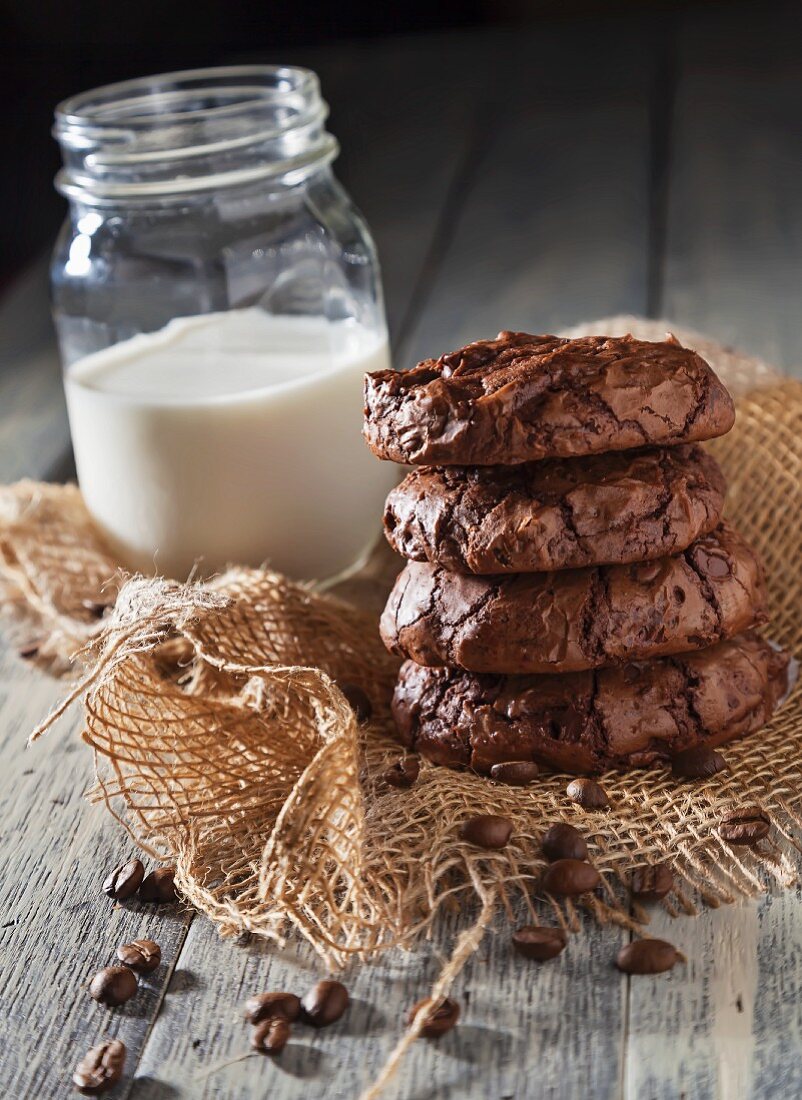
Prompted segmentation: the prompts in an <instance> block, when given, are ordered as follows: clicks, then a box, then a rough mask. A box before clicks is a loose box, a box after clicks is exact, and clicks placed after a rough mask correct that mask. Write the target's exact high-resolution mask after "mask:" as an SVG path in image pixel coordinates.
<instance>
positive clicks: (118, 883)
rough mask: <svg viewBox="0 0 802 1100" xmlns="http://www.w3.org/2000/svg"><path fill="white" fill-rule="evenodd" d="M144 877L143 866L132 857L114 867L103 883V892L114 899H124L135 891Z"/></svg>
mask: <svg viewBox="0 0 802 1100" xmlns="http://www.w3.org/2000/svg"><path fill="white" fill-rule="evenodd" d="M144 877H145V868H144V867H143V866H142V863H141V862H140V860H138V859H132V860H131V861H130V862H129V863H123V864H122V866H120V867H115V869H114V870H113V871H112V872H111V874H110V875H109V876H108V877H107V878H106V880H105V881H104V883H103V893H104V894H105V895H106V897H109V898H113V899H114V900H115V901H125V899H126V898H130V897H133V895H134V894H135V893H136V892H137V890H138V889H139V887H140V885H141V884H142V879H143V878H144Z"/></svg>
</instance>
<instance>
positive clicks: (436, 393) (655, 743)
mask: <svg viewBox="0 0 802 1100" xmlns="http://www.w3.org/2000/svg"><path fill="white" fill-rule="evenodd" d="M365 405H366V407H365V437H366V439H367V442H368V444H369V446H370V447H371V449H372V450H373V451H374V453H375V454H377V455H378V456H379V457H380V458H384V459H390V460H392V461H395V462H400V463H405V464H411V465H413V466H414V467H415V468H414V469H413V470H412V472H411V473H409V475H408V476H407V477H406V479H405V480H404V481H403V482H402V483H401V484H400V485H399V486H398V487H397V488H396V489H394V490H393V491H392V492H391V493H390V496H389V498H388V500H387V507H386V512H385V529H386V533H387V537H388V539H389V541H390V543H391V545H392V546H393V547H394V548H395V549H396V550H397V551H398V552H399V553H400V554H402V555H404V556H405V557H406V558H408V559H409V561H408V564H407V565H406V567H405V569H404V570H403V572H402V573H401V574H400V576H399V577H398V580H397V582H396V584H395V587H394V589H393V591H392V594H391V595H390V599H389V601H388V603H387V607H386V609H385V612H384V615H383V616H382V621H381V633H382V637H383V639H384V642H385V644H386V645H387V647H388V648H389V649H390V650H391V651H392V652H393V653H397V654H399V655H401V656H403V657H406V658H407V660H406V662H405V664H404V665H403V666H402V668H401V671H400V674H399V679H398V685H397V688H396V692H395V698H394V714H395V718H396V723H397V726H398V731H399V735H400V737H401V739H402V741H403V742H404V743H405V744H406V745H407V746H409V747H410V748H413V749H415V750H416V751H419V752H421V753H422V754H423V755H425V756H427V757H429V758H430V759H432V760H435V761H437V762H438V763H441V764H447V765H452V766H466V767H470V768H473V769H475V770H476V771H479V772H489V771H490V768H491V767H492V766H493V765H494V764H497V763H500V762H503V761H511V760H516V761H517V760H534V761H537V762H539V763H546V764H548V765H550V766H552V767H554V768H557V769H559V770H561V771H567V772H593V771H600V770H603V769H605V768H607V767H627V766H637V765H643V764H649V763H652V762H654V761H656V760H659V759H670V758H672V757H674V756H676V754H678V753H680V752H684V751H686V750H688V749H690V748H693V747H695V746H698V745H707V746H715V745H720V744H722V743H723V742H725V741H728V740H730V739H732V738H734V737H737V736H739V735H741V734H744V733H747V732H749V731H751V730H754V729H756V728H757V727H759V726H760V725H762V724H763V723H764V722H765V721H766V720H767V719H768V717H769V716H770V714H771V712H772V710H773V709H774V707H775V706H776V704H777V702H778V700H779V698H780V697H781V695H782V694H783V692H784V690H785V686H786V679H787V673H786V666H787V658H786V657H785V655H783V654H781V653H778V652H776V651H775V650H774V649H773V648H772V647H771V646H770V645H769V644H768V643H767V642H766V641H764V640H763V639H762V638H761V637H760V636H759V635H758V634H756V633H754V628H755V627H756V626H758V625H760V624H762V623H764V622H765V621H766V617H767V616H766V592H765V587H764V582H763V576H762V571H761V566H760V563H759V561H758V559H757V557H756V555H755V553H754V551H753V550H752V549H751V548H750V547H749V546H748V545H747V544H746V542H745V541H744V540H743V539H742V538H741V537H740V536H739V535H738V533H737V532H736V531H735V530H733V528H732V527H731V526H729V524H727V523H726V522H724V521H723V520H722V511H723V503H724V491H725V485H724V479H723V477H722V474H721V471H720V469H719V468H718V466H717V465H716V462H715V461H714V459H713V458H712V456H711V455H709V454H708V453H706V452H705V450H704V449H703V448H702V447H700V446H699V445H698V443H699V441H700V440H704V439H710V438H712V437H714V436H718V435H723V434H724V433H725V432H727V431H729V429H730V428H731V427H732V424H733V420H734V415H735V414H734V408H733V403H732V399H731V398H730V395H729V394H728V393H727V391H726V389H725V388H724V386H723V385H722V384H721V382H720V381H719V379H718V378H717V377H716V375H715V374H714V373H713V371H712V370H711V368H710V367H709V365H708V364H707V363H706V362H705V361H704V360H703V359H701V358H700V357H699V356H698V355H697V354H696V353H695V352H693V351H691V350H689V349H686V348H684V347H682V346H681V345H680V344H679V343H678V342H677V341H675V340H673V339H668V340H666V341H665V342H663V343H647V342H644V341H640V340H636V339H634V338H633V337H631V336H628V337H624V338H621V339H618V338H616V339H612V338H606V337H601V336H599V337H586V338H583V339H577V340H563V339H560V338H558V337H554V336H530V335H527V334H525V333H513V332H503V333H501V335H500V336H499V337H498V338H497V339H496V340H487V341H479V342H477V343H474V344H470V345H468V347H466V348H463V349H461V350H460V351H456V352H453V353H451V354H449V355H444V356H442V357H441V358H440V359H437V360H426V361H425V362H423V363H421V364H419V365H418V366H417V367H416V368H415V369H414V370H411V371H408V372H406V373H403V372H401V373H396V372H393V371H380V372H377V373H375V374H371V375H368V376H367V378H366V390H365Z"/></svg>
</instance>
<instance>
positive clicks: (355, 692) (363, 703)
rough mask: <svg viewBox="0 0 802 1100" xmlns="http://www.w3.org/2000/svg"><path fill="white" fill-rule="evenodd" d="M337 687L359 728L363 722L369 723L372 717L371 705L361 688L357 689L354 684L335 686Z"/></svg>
mask: <svg viewBox="0 0 802 1100" xmlns="http://www.w3.org/2000/svg"><path fill="white" fill-rule="evenodd" d="M337 687H338V688H339V689H340V691H341V692H342V693H343V695H344V696H345V698H346V701H347V703H348V705H349V706H350V707H351V710H352V711H353V712H354V714H355V716H356V720H357V722H359V724H360V726H361V725H364V723H365V722H369V721H370V719H371V717H372V715H373V704H372V703H371V701H370V699H369V698H368V695H367V693H366V692H364V691H363V690H362V688H361V687H357V685H356V684H337Z"/></svg>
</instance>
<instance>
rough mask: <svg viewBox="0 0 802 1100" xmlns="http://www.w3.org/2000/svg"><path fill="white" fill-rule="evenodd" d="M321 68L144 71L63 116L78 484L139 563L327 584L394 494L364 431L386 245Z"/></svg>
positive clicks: (56, 263) (62, 327)
mask: <svg viewBox="0 0 802 1100" xmlns="http://www.w3.org/2000/svg"><path fill="white" fill-rule="evenodd" d="M327 113H328V112H327V107H326V104H325V103H324V101H323V100H322V99H321V96H320V87H319V82H318V79H317V77H316V76H315V74H314V73H312V72H309V71H308V70H305V69H297V68H284V67H273V66H261V65H260V66H247V67H246V66H242V67H235V68H225V69H206V70H197V71H192V72H184V73H171V74H167V75H164V76H156V77H148V78H144V79H141V80H133V81H127V82H125V83H121V84H115V85H110V86H108V87H105V88H99V89H96V90H95V91H90V92H86V93H84V94H82V95H79V96H76V97H74V98H73V99H70V100H67V101H66V102H64V103H62V104H61V105H60V106H59V107H58V108H57V110H56V122H55V130H54V133H55V136H56V138H57V139H58V141H59V143H60V145H61V148H62V151H63V160H64V167H63V168H62V170H61V171H60V172H59V174H58V176H57V178H56V186H57V188H58V190H59V191H60V192H61V193H62V194H63V195H65V196H66V197H67V198H68V200H69V214H68V216H67V219H66V221H65V224H64V227H63V229H62V231H61V234H60V236H59V239H58V242H57V244H56V248H55V254H54V258H53V266H52V294H53V310H54V318H55V324H56V329H57V333H58V339H59V345H60V349H61V355H62V359H63V364H64V371H65V390H66V395H67V406H68V412H69V418H70V430H71V434H72V440H73V446H74V450H75V460H76V466H77V470H78V480H79V482H80V485H81V489H82V492H83V495H84V498H85V500H86V504H87V506H88V508H89V511H90V513H91V514H92V516H93V517H94V519H95V520H96V522H97V524H98V526H99V528H100V529H101V531H102V532H103V534H104V535H105V536H106V538H107V540H108V541H109V543H110V544H111V547H112V548H113V549H114V551H115V552H116V553H117V554H118V555H119V557H120V560H121V561H122V562H123V564H125V565H126V566H128V567H130V568H134V569H139V570H142V571H146V572H150V573H153V572H159V573H163V574H166V575H168V576H172V577H178V578H184V577H186V576H187V575H188V574H189V572H190V571H191V570H192V569H193V567H196V568H198V567H199V568H200V570H201V571H202V572H204V573H206V574H208V573H210V572H213V571H216V570H218V569H221V568H223V567H225V566H226V565H227V564H229V563H240V564H249V565H259V564H262V563H264V562H267V563H269V564H270V565H271V566H272V567H274V568H276V569H278V570H280V571H282V572H285V573H287V574H289V575H291V576H296V577H304V578H310V579H311V578H319V577H326V576H332V575H334V574H337V573H339V572H341V571H342V570H344V569H346V568H348V567H349V566H350V565H352V564H353V563H354V562H355V560H356V559H358V558H359V556H360V554H361V553H362V552H363V551H365V550H366V548H367V547H368V546H369V544H370V543H371V542H372V540H373V538H374V537H375V535H376V532H377V529H378V522H379V517H380V515H381V512H382V504H383V498H384V495H385V494H386V492H387V490H388V488H389V487H390V485H391V484H392V483H393V481H394V480H395V476H396V475H395V473H394V471H393V469H392V467H388V466H387V465H386V464H382V463H379V462H378V461H377V460H376V459H375V458H373V457H372V456H371V455H370V453H369V451H368V450H367V448H366V447H365V445H364V443H363V441H362V439H361V434H360V423H361V411H362V398H361V392H362V376H363V374H364V372H365V371H367V370H376V369H382V368H386V367H389V365H390V364H389V353H388V343H387V330H386V324H385V317H384V308H383V303H382V295H381V285H380V280H379V272H378V265H377V260H376V252H375V248H374V245H373V242H372V240H371V237H370V233H369V231H368V228H367V226H366V224H365V222H364V221H363V219H362V217H361V216H360V214H359V213H358V212H357V210H356V209H355V207H354V206H353V204H352V203H351V201H350V199H349V198H348V196H347V194H346V193H345V191H344V190H343V188H342V187H341V186H340V184H339V183H338V182H337V181H336V180H335V178H334V176H333V175H332V171H331V163H332V161H333V160H334V158H335V156H336V155H337V152H338V147H337V143H336V141H335V140H334V138H333V137H332V136H331V135H330V134H328V133H327V132H326V129H325V119H326V116H327Z"/></svg>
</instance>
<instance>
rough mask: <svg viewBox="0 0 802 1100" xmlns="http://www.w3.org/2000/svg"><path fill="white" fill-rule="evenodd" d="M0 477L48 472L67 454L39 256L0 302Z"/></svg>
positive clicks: (53, 471) (43, 271)
mask: <svg viewBox="0 0 802 1100" xmlns="http://www.w3.org/2000/svg"><path fill="white" fill-rule="evenodd" d="M0 349H2V350H0V477H1V478H2V479H3V480H4V481H13V480H15V479H16V478H20V477H45V478H47V477H52V476H54V475H55V474H57V473H58V472H59V469H60V467H61V466H62V465H63V462H64V456H65V455H67V454H69V451H70V441H69V428H68V427H67V410H66V407H65V405H64V396H63V393H62V388H61V368H60V366H59V362H58V355H57V353H56V345H55V336H54V333H53V329H52V326H51V323H50V310H49V305H48V260H47V257H42V258H41V259H40V260H38V261H37V262H36V263H35V264H33V265H32V266H31V268H30V269H29V270H28V271H26V272H25V273H24V274H23V275H22V276H21V277H20V279H19V280H18V281H17V283H16V284H15V285H14V286H13V287H12V288H11V290H10V291H9V292H8V293H7V294H6V295H4V297H3V298H2V300H1V301H0Z"/></svg>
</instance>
